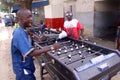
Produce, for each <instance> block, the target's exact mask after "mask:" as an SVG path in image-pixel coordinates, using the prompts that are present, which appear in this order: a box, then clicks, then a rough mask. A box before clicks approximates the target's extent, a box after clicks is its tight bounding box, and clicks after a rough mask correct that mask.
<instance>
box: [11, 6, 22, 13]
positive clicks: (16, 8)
mask: <svg viewBox="0 0 120 80" xmlns="http://www.w3.org/2000/svg"><path fill="white" fill-rule="evenodd" d="M19 9H20V6H19V5H14V6H13V7H12V12H17V11H18V10H19Z"/></svg>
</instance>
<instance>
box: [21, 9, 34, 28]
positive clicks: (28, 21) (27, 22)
mask: <svg viewBox="0 0 120 80" xmlns="http://www.w3.org/2000/svg"><path fill="white" fill-rule="evenodd" d="M22 23H23V26H24V27H31V25H32V13H31V11H29V10H28V11H25V12H24V13H23V16H22Z"/></svg>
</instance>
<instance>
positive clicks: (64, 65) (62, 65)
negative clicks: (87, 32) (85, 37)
mask: <svg viewBox="0 0 120 80" xmlns="http://www.w3.org/2000/svg"><path fill="white" fill-rule="evenodd" d="M38 32H39V31H37V32H35V33H38ZM44 32H45V31H44ZM44 32H43V33H44ZM46 32H47V30H46ZM48 32H49V31H48ZM50 34H51V35H54V34H57V33H55V32H51V33H50ZM55 42H59V43H60V44H61V48H60V49H58V50H53V51H48V52H47V53H46V54H44V55H43V56H42V57H38V60H39V61H40V65H41V63H44V66H42V67H44V69H45V70H46V71H47V72H48V73H49V74H50V76H51V77H52V79H53V80H110V78H111V77H112V76H114V75H115V74H119V73H120V53H119V52H118V51H117V50H114V49H110V48H106V47H104V46H100V45H97V44H96V43H91V42H88V41H82V40H74V39H71V38H63V39H56V37H53V38H51V40H46V41H43V42H40V43H38V42H36V40H34V43H35V44H34V45H35V47H36V48H39V49H40V48H42V47H44V46H48V45H52V44H53V43H55ZM41 69H43V68H41ZM41 73H43V70H41Z"/></svg>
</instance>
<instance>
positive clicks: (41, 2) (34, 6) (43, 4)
mask: <svg viewBox="0 0 120 80" xmlns="http://www.w3.org/2000/svg"><path fill="white" fill-rule="evenodd" d="M48 4H49V1H48V0H46V1H40V2H33V3H32V8H37V7H42V6H46V5H48ZM19 9H20V6H19V5H14V6H13V7H12V12H17V11H18V10H19Z"/></svg>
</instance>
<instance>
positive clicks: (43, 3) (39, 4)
mask: <svg viewBox="0 0 120 80" xmlns="http://www.w3.org/2000/svg"><path fill="white" fill-rule="evenodd" d="M48 4H49V2H48V0H47V1H40V2H33V3H32V8H37V7H42V6H46V5H48Z"/></svg>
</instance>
